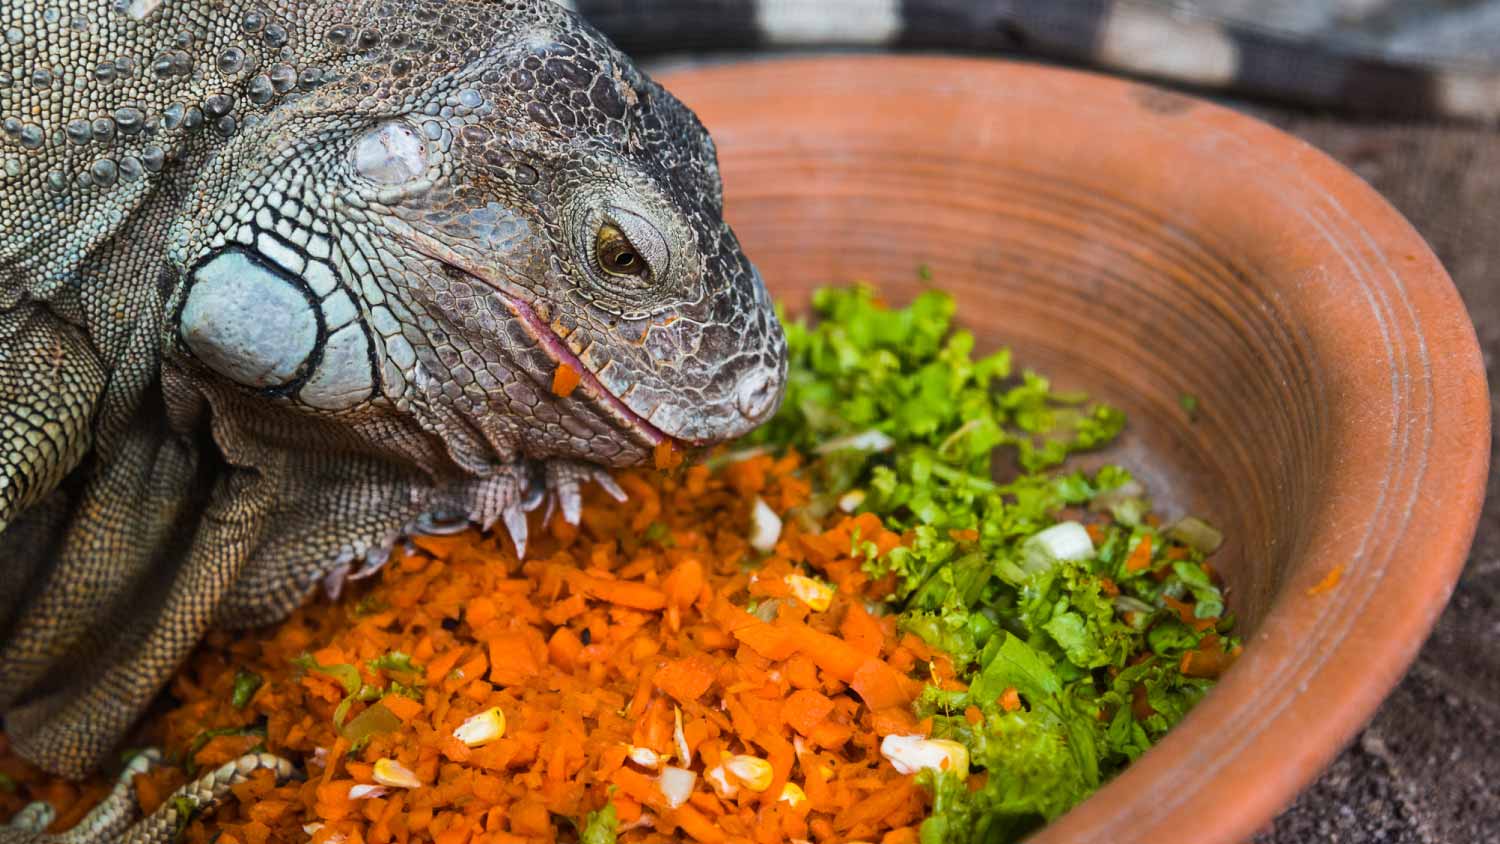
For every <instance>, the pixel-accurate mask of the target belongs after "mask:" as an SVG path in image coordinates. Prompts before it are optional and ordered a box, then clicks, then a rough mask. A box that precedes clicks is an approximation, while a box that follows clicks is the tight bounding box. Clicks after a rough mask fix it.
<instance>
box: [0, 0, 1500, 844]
mask: <svg viewBox="0 0 1500 844" xmlns="http://www.w3.org/2000/svg"><path fill="white" fill-rule="evenodd" d="M561 5H562V6H567V7H570V8H561V7H560V6H555V5H553V4H550V3H547V2H544V0H494V2H482V0H463V1H462V2H459V1H457V0H448V2H444V0H345V2H331V1H330V0H11V1H10V2H8V3H6V4H4V6H3V7H0V430H3V431H4V433H5V436H6V446H5V449H4V452H3V457H0V527H3V529H4V533H3V534H0V713H3V714H4V718H5V729H6V731H7V732H8V734H9V735H10V736H11V739H12V741H13V742H14V744H15V747H16V748H17V750H18V751H19V752H21V753H22V754H23V755H25V756H27V757H28V758H30V759H33V760H35V761H36V762H37V763H39V764H40V765H42V766H43V767H45V768H46V769H48V770H51V771H54V772H58V773H61V774H65V775H68V776H75V777H76V776H82V775H85V774H87V773H89V772H91V771H93V770H95V769H96V768H98V767H99V766H100V765H101V763H102V761H103V760H104V759H105V758H106V757H107V756H108V754H110V753H111V752H112V750H113V748H114V746H115V745H116V744H117V742H118V741H119V740H120V738H121V736H122V735H123V734H124V733H125V731H126V730H127V729H128V728H129V727H130V725H131V724H132V722H133V721H134V720H135V719H136V718H137V716H138V715H139V714H140V713H141V711H142V710H143V709H144V707H145V706H146V705H147V704H148V703H149V701H150V700H151V699H152V697H153V696H154V695H155V694H156V693H157V692H158V690H159V689H160V688H161V686H162V684H163V683H164V682H165V680H166V678H167V677H168V676H169V675H170V673H171V671H172V670H173V668H174V667H175V666H176V665H177V664H178V662H179V661H180V660H181V659H182V658H183V657H184V656H185V655H186V654H187V652H188V651H189V650H190V649H191V648H192V647H193V645H194V644H195V643H196V641H197V640H198V638H199V637H200V636H201V634H202V633H203V632H204V631H205V630H206V629H207V628H208V627H209V626H210V625H222V626H227V627H243V626H253V625H258V624H264V623H269V622H272V621H275V620H278V619H280V618H282V617H283V616H284V615H285V614H286V613H287V612H288V611H289V610H290V609H291V608H292V607H294V606H295V605H296V604H297V603H299V602H300V601H301V600H303V599H304V598H305V597H306V596H307V595H308V594H309V593H310V592H311V591H312V590H313V589H314V588H316V587H317V586H318V585H320V584H321V585H323V586H325V587H327V588H328V589H329V590H330V591H334V592H336V591H337V590H338V588H339V586H340V585H341V584H342V583H343V582H344V580H345V579H346V578H350V577H364V576H368V575H370V574H372V573H374V572H375V571H376V570H378V568H379V567H380V565H381V564H382V563H383V561H384V560H385V559H386V555H387V554H388V549H389V547H390V545H391V543H392V542H393V541H394V540H395V539H396V537H397V536H398V535H399V534H400V533H401V532H402V531H403V530H406V531H411V530H424V529H425V530H442V529H445V528H446V527H447V526H451V525H455V524H462V523H464V522H467V521H470V520H472V521H476V522H479V523H481V524H484V525H489V524H490V523H492V522H494V521H496V520H497V519H498V520H500V521H501V522H502V523H503V524H504V525H505V526H506V528H507V530H508V532H509V533H510V535H511V536H512V538H513V540H514V544H515V546H516V550H517V551H518V552H524V546H525V533H526V516H525V514H526V512H527V511H528V510H529V509H532V508H535V507H537V506H540V505H542V504H543V503H546V504H547V505H548V506H560V507H561V509H562V511H563V513H564V515H565V516H566V517H568V518H575V519H576V517H577V513H578V488H579V484H581V483H583V482H587V481H590V480H592V481H597V482H599V483H601V484H603V485H605V486H606V488H608V489H610V490H612V491H614V492H618V489H617V488H616V487H615V486H614V485H613V482H612V481H611V480H610V479H609V476H608V474H607V473H606V472H605V471H604V470H603V467H608V466H623V465H628V464H632V463H638V462H641V461H644V460H648V459H649V458H650V457H651V455H652V454H653V451H654V450H655V449H656V448H658V447H659V446H663V445H667V446H670V445H671V444H672V443H682V444H689V445H705V444H709V443H713V442H718V441H721V440H724V439H727V438H730V437H733V436H736V435H738V434H740V433H743V432H745V431H747V430H748V429H749V428H751V427H753V426H754V425H755V424H756V423H758V422H759V421H761V420H764V419H765V418H767V417H768V416H769V415H770V414H771V413H773V412H774V411H775V409H776V407H777V406H778V404H779V400H780V396H781V387H782V379H783V378H784V374H785V351H784V339H783V336H782V334H781V332H780V328H779V326H778V324H777V321H776V319H775V316H774V313H773V311H772V309H771V306H770V303H769V300H768V298H767V295H766V290H765V287H764V285H763V284H762V282H761V280H760V279H759V277H758V275H757V274H756V272H755V269H754V267H753V265H752V264H751V263H750V262H749V261H748V260H747V259H746V257H745V256H744V255H743V254H742V253H741V251H740V249H739V247H738V245H737V243H736V241H735V239H734V235H733V233H732V232H731V230H730V229H729V228H728V227H727V226H726V225H725V223H724V222H723V220H722V215H721V204H722V196H721V190H720V185H719V179H718V175H717V171H716V165H715V151H714V146H713V143H712V141H711V139H710V138H709V136H708V135H707V134H706V133H705V131H704V130H703V127H702V126H701V125H699V123H698V122H697V120H696V119H695V118H694V117H693V115H692V114H691V112H690V111H688V110H687V109H686V108H685V107H683V106H682V105H681V104H680V103H679V102H678V101H676V100H675V99H673V98H672V97H671V95H670V94H669V93H668V92H666V91H665V90H663V89H662V88H661V87H660V86H659V85H657V84H656V83H654V82H653V81H652V80H650V79H649V78H648V77H647V76H646V75H645V74H644V73H642V72H641V71H640V70H638V69H637V68H636V66H635V65H633V64H632V63H631V61H630V60H629V59H628V58H627V57H626V55H625V54H624V53H622V52H621V51H620V50H619V49H617V48H616V47H615V46H614V43H618V44H621V45H623V46H625V47H626V48H627V49H628V50H630V51H640V52H652V51H658V50H662V49H670V48H679V49H681V48H722V47H755V46H778V45H783V46H784V45H809V44H810V45H846V46H850V45H852V46H864V47H872V46H874V47H882V48H888V47H915V48H924V47H946V48H961V49H971V50H983V51H993V50H997V49H998V50H1009V51H1022V52H1025V53H1027V54H1029V55H1033V56H1042V57H1048V58H1052V59H1060V60H1068V61H1076V62H1085V63H1091V64H1095V65H1098V66H1102V67H1106V68H1110V69H1114V70H1119V71H1124V72H1129V73H1134V74H1138V75H1143V76H1147V77H1150V78H1157V79H1166V80H1172V81H1177V82H1184V83H1189V84H1193V85H1197V86H1210V87H1213V88H1215V89H1218V90H1223V91H1234V92H1239V93H1246V94H1260V95H1270V96H1275V97H1279V98H1282V99H1287V100H1293V101H1299V102H1304V103H1310V104H1314V105H1321V106H1343V107H1349V108H1353V109H1354V110H1357V111H1365V112H1370V111H1379V112H1395V113H1417V114H1441V115H1447V116H1452V117H1457V118H1464V119H1491V118H1493V116H1494V115H1495V114H1496V111H1497V109H1496V105H1497V102H1500V97H1497V96H1496V95H1494V94H1493V93H1491V92H1492V91H1494V90H1496V89H1495V87H1494V86H1492V85H1491V84H1490V80H1491V78H1492V77H1491V75H1488V74H1486V73H1481V72H1471V71H1466V70H1452V69H1448V70H1435V69H1433V68H1429V67H1423V66H1418V65H1409V64H1408V65H1402V64H1396V63H1392V62H1389V61H1385V60H1382V59H1380V58H1378V57H1370V56H1367V55H1362V54H1359V53H1357V52H1338V51H1332V52H1330V51H1317V50H1312V51H1309V50H1306V49H1304V48H1303V47H1302V46H1301V45H1297V44H1295V43H1292V42H1289V41H1287V40H1285V39H1284V38H1281V37H1279V36H1276V35H1270V34H1267V33H1265V32H1259V31H1254V30H1246V29H1236V28H1235V27H1232V26H1224V25H1222V24H1220V23H1217V22H1214V21H1212V20H1209V19H1205V18H1202V17H1197V16H1192V15H1184V14H1180V13H1178V12H1174V11H1172V10H1170V9H1168V8H1166V6H1165V5H1163V4H1157V3H1146V2H1125V1H1124V0H1115V2H1109V0H1077V1H1076V2H1075V1H1072V0H1068V1H1065V0H1035V1H1034V2H1023V0H1012V2H1003V3H966V2H956V0H955V2H943V0H840V2H837V3H833V2H828V3H820V2H814V0H712V2H706V1H705V0H697V1H696V2H690V1H689V0H633V2H629V3H626V2H622V0H578V2H576V3H566V4H561ZM575 13H581V15H582V16H583V18H586V19H587V20H588V21H589V22H590V23H585V22H584V20H583V19H581V18H580V17H579V16H578V15H577V14H575ZM596 26H597V27H598V29H596V28H595V27H596ZM601 30H602V31H603V33H604V34H603V35H601ZM612 41H613V42H614V43H612ZM560 374H561V375H562V376H573V377H576V378H577V379H578V382H579V383H578V386H577V387H576V390H575V391H573V392H569V389H568V387H567V386H566V385H567V384H568V383H569V382H570V381H571V380H572V377H561V378H560V377H559V376H560ZM558 384H561V385H565V386H563V387H561V388H558V389H554V385H558ZM151 761H152V757H151V756H149V755H144V756H139V757H137V758H136V760H135V761H133V762H132V763H131V765H130V766H129V767H127V769H126V772H125V774H126V775H129V774H130V773H132V772H134V771H137V770H139V769H140V768H141V767H142V766H144V765H148V764H150V763H151ZM260 768H269V769H272V770H274V771H275V772H276V773H277V774H278V775H279V776H288V775H291V773H292V772H291V771H290V769H289V767H288V766H287V765H286V764H285V763H284V762H283V761H281V760H277V759H275V758H274V757H270V756H266V755H263V754H262V755H252V756H249V757H246V758H245V759H243V760H240V761H239V762H237V763H233V764H231V765H228V766H225V767H224V768H223V769H220V770H218V771H215V772H212V773H210V774H208V775H206V776H205V778H204V779H203V780H201V781H200V782H197V783H194V784H193V785H190V786H188V787H187V788H185V789H184V791H183V792H182V794H181V795H179V796H180V797H181V799H179V800H170V801H168V802H167V804H166V805H165V806H164V807H163V809H162V810H161V812H160V813H159V814H157V815H155V816H153V817H151V818H148V819H146V820H144V821H141V822H139V823H136V824H135V825H134V826H131V822H132V820H133V819H134V816H135V813H134V810H133V808H132V805H133V804H132V800H131V797H130V792H129V788H128V781H123V782H122V784H121V787H120V788H119V789H117V790H116V791H115V793H114V794H113V795H112V796H111V797H110V798H108V799H107V800H106V801H105V802H104V803H103V804H102V805H101V806H100V808H99V809H98V810H97V811H96V812H95V813H94V814H93V815H91V816H90V817H89V818H88V819H87V820H85V821H84V822H83V823H81V824H80V825H79V826H78V827H76V828H75V831H74V832H72V833H70V835H69V836H68V837H70V838H72V839H75V840H79V841H84V842H92V841H105V840H116V839H117V838H120V837H121V836H128V840H131V841H138V842H156V841H160V840H164V838H165V837H167V836H169V835H170V833H171V832H172V831H173V830H174V829H175V828H176V827H177V825H178V824H179V822H181V821H182V820H184V818H185V815H186V814H187V813H190V812H191V811H193V810H195V809H197V808H198V807H200V806H202V805H205V804H206V803H208V802H211V800H212V799H213V798H214V796H215V795H217V794H222V793H223V792H224V790H225V789H227V788H228V786H229V785H231V784H232V783H233V782H236V781H238V780H240V779H242V778H243V777H244V776H246V775H248V774H249V773H250V772H252V771H254V770H257V769H260ZM46 820H47V817H46V811H45V809H44V808H43V807H36V808H35V809H33V810H28V812H27V813H25V814H24V815H23V816H22V817H21V818H18V819H17V821H16V822H15V823H14V824H13V825H12V826H11V827H10V828H9V829H0V842H4V844H11V842H16V841H21V842H27V844H32V843H33V842H36V841H38V840H40V839H43V838H44V836H42V834H41V832H40V830H41V828H42V827H44V826H45V825H46V824H45V821H46ZM127 827H129V829H130V831H129V832H128V833H127V832H124V830H125V829H126V828H127Z"/></svg>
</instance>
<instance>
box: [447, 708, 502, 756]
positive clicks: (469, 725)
mask: <svg viewBox="0 0 1500 844" xmlns="http://www.w3.org/2000/svg"><path fill="white" fill-rule="evenodd" d="M504 735H505V713H504V712H501V711H500V707H498V706H491V707H490V708H489V709H486V710H485V711H483V712H480V713H479V714H477V715H470V716H469V717H468V718H465V719H464V722H463V723H462V724H459V725H458V726H457V727H455V728H454V729H453V737H454V738H456V739H458V740H459V741H461V742H463V743H464V744H465V745H467V746H469V747H482V746H484V745H486V744H489V743H490V742H492V741H495V740H496V739H499V738H501V737H502V736H504Z"/></svg>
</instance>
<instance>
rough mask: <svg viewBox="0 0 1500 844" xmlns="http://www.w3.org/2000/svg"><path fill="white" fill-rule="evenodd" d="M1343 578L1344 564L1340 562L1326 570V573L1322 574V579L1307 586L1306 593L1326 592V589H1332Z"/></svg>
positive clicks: (1318, 593) (1317, 593) (1319, 593)
mask: <svg viewBox="0 0 1500 844" xmlns="http://www.w3.org/2000/svg"><path fill="white" fill-rule="evenodd" d="M1343 578H1344V564H1343V563H1340V564H1338V565H1336V566H1334V567H1333V568H1331V569H1329V570H1328V574H1326V575H1323V579H1322V580H1320V581H1318V582H1317V583H1316V584H1314V585H1313V586H1310V587H1308V590H1307V594H1309V595H1321V594H1323V593H1324V592H1327V591H1329V590H1331V589H1333V588H1334V587H1336V586H1338V585H1339V581H1340V580H1343Z"/></svg>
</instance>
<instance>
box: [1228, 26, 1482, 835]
mask: <svg viewBox="0 0 1500 844" xmlns="http://www.w3.org/2000/svg"><path fill="white" fill-rule="evenodd" d="M1496 43H1500V40H1497V42H1496ZM1262 116H1267V117H1269V118H1270V119H1271V120H1273V122H1275V123H1277V124H1278V125H1281V126H1283V127H1285V128H1287V129H1289V130H1291V131H1292V132H1293V133H1295V134H1297V135H1299V136H1300V137H1302V138H1304V139H1306V140H1308V141H1309V142H1311V143H1313V144H1315V145H1317V146H1319V147H1321V148H1322V149H1324V150H1325V151H1327V152H1329V153H1330V154H1332V155H1333V156H1334V157H1335V158H1338V159H1339V160H1340V161H1342V162H1344V163H1345V164H1346V165H1348V166H1349V167H1351V168H1353V169H1354V170H1355V171H1356V172H1358V173H1359V174H1360V175H1361V176H1363V177H1364V178H1365V179H1366V180H1367V181H1369V182H1370V183H1371V184H1372V185H1374V186H1375V188H1376V189H1378V190H1379V191H1380V192H1381V193H1382V194H1384V195H1385V196H1386V197H1387V198H1388V199H1389V200H1390V201H1391V202H1392V203H1393V204H1394V205H1395V206H1396V207H1397V208H1398V209H1400V211H1401V212H1402V213H1403V214H1405V215H1406V217H1407V219H1409V220H1410V221H1411V222H1412V224H1413V225H1414V226H1416V228H1417V229H1418V230H1419V231H1420V232H1421V233H1422V234H1423V236H1425V237H1426V238H1427V241H1428V242H1429V243H1430V244H1431V245H1432V247H1433V249H1434V250H1435V251H1436V252H1437V254H1438V256H1439V257H1440V258H1442V260H1443V263H1444V265H1445V266H1446V267H1447V268H1448V272H1449V273H1450V274H1452V276H1453V281H1454V283H1455V284H1457V285H1458V290H1459V293H1460V294H1461V295H1462V296H1463V298H1464V302H1465V303H1466V304H1467V305H1468V308H1469V314H1470V315H1471V316H1472V317H1473V318H1474V323H1475V327H1476V329H1477V331H1478V334H1479V342H1480V345H1481V347H1482V348H1483V350H1484V358H1485V365H1486V367H1487V368H1488V370H1489V382H1490V393H1491V399H1490V400H1491V411H1492V414H1491V418H1492V419H1493V418H1494V411H1495V410H1496V409H1497V408H1500V371H1497V364H1500V237H1496V235H1497V229H1500V135H1497V134H1496V133H1495V132H1493V131H1486V130H1472V131H1471V130H1462V131H1459V130H1444V129H1429V128H1409V127H1370V126H1353V125H1349V124H1344V123H1339V122H1333V121H1327V120H1319V119H1313V118H1307V117H1299V116H1289V115H1280V116H1277V115H1267V114H1265V113H1262ZM1490 454H1491V465H1492V466H1496V467H1500V454H1497V452H1496V448H1495V442H1494V441H1493V440H1492V442H1491V452H1490ZM1497 493H1500V475H1497V473H1496V472H1494V471H1493V470H1492V471H1491V474H1490V480H1489V496H1488V498H1487V500H1486V503H1485V509H1484V515H1483V517H1482V520H1481V522H1480V527H1479V535H1478V536H1477V537H1476V538H1475V541H1474V550H1473V551H1472V552H1471V554H1470V557H1469V564H1468V567H1467V568H1466V569H1465V571H1464V575H1463V579H1462V581H1460V583H1459V586H1458V589H1457V591H1456V592H1455V593H1454V596H1453V600H1452V603H1451V604H1449V607H1448V611H1447V612H1446V613H1445V614H1444V615H1443V617H1442V619H1441V620H1440V621H1439V622H1438V625H1437V629H1436V631H1434V633H1433V635H1432V638H1431V639H1430V640H1429V641H1428V643H1427V646H1426V647H1425V648H1424V649H1423V651H1422V654H1421V656H1420V657H1419V658H1418V660H1417V664H1416V666H1415V667H1413V668H1412V670H1411V672H1410V674H1408V676H1407V677H1406V680H1405V681H1404V682H1403V683H1402V684H1401V685H1400V687H1399V688H1397V689H1396V691H1395V692H1394V693H1393V694H1392V695H1391V698H1390V699H1389V700H1388V701H1386V703H1385V705H1384V706H1383V707H1382V708H1381V710H1380V712H1379V714H1378V715H1376V716H1375V720H1374V721H1373V722H1372V723H1371V724H1370V726H1369V728H1368V729H1366V730H1365V731H1364V732H1363V733H1362V734H1361V735H1360V737H1359V738H1358V740H1357V741H1356V742H1355V743H1354V745H1353V746H1352V747H1350V748H1349V749H1348V750H1347V751H1345V752H1344V754H1343V755H1342V756H1340V757H1339V759H1338V761H1336V762H1335V763H1334V765H1333V766H1332V767H1331V768H1330V769H1329V770H1328V772H1327V773H1326V774H1325V775H1324V776H1323V778H1322V779H1321V780H1320V781H1319V782H1318V783H1317V785H1315V786H1313V787H1312V788H1311V789H1309V790H1308V791H1307V792H1305V793H1304V794H1303V795H1302V797H1301V799H1299V800H1298V801H1297V803H1296V805H1294V806H1293V807H1292V808H1290V809H1289V810H1287V812H1286V813H1285V814H1283V815H1282V816H1281V817H1280V818H1278V819H1277V820H1276V822H1275V824H1274V825H1273V826H1272V828H1271V829H1269V830H1267V831H1266V832H1265V833H1264V834H1263V835H1262V836H1260V838H1259V839H1257V840H1258V842H1260V844H1294V843H1295V844H1301V842H1313V841H1319V842H1330V844H1366V842H1392V844H1408V842H1410V843H1411V844H1448V843H1449V842H1452V844H1460V842H1465V843H1466V842H1475V844H1479V842H1500V785H1497V784H1500V755H1497V754H1496V753H1495V748H1496V747H1500V494H1497ZM1410 563H1411V564H1412V565H1420V564H1421V561H1420V560H1411V561H1410Z"/></svg>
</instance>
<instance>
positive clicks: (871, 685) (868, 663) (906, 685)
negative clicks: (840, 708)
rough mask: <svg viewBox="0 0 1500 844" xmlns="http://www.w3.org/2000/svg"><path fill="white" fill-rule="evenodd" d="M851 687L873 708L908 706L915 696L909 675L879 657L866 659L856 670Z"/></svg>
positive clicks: (866, 704)
mask: <svg viewBox="0 0 1500 844" xmlns="http://www.w3.org/2000/svg"><path fill="white" fill-rule="evenodd" d="M849 685H850V687H851V688H853V689H854V692H855V693H856V694H858V695H859V696H860V699H861V700H863V701H864V703H865V706H868V707H870V708H871V709H876V710H878V709H885V708H887V707H892V706H906V705H908V704H910V703H911V701H912V699H913V698H914V697H915V694H913V690H912V688H911V686H912V684H911V681H910V679H909V678H908V677H906V676H905V675H903V674H902V673H901V672H899V671H897V670H896V669H894V668H892V667H891V666H890V665H888V664H887V663H884V662H882V661H880V660H878V659H873V658H871V659H866V660H865V661H864V663H863V664H861V665H860V667H859V670H858V671H856V672H854V677H853V678H852V681H851V682H850V684H849Z"/></svg>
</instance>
